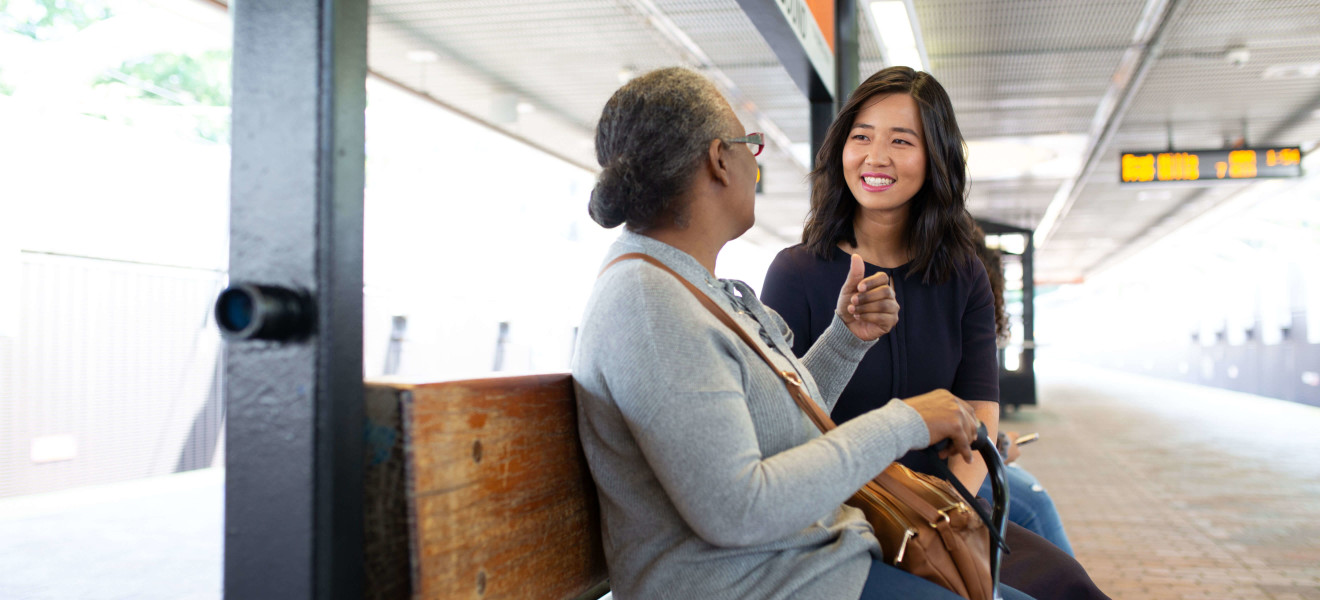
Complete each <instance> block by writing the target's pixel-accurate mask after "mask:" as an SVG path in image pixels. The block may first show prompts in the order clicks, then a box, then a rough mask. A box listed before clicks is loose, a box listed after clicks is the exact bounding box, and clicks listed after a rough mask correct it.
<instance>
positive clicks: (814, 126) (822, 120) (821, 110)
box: [811, 97, 835, 169]
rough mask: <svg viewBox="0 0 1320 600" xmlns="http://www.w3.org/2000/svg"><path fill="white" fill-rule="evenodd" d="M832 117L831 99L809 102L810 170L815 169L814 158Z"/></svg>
mask: <svg viewBox="0 0 1320 600" xmlns="http://www.w3.org/2000/svg"><path fill="white" fill-rule="evenodd" d="M834 115H835V112H834V100H833V99H831V98H829V97H826V98H824V99H821V100H815V99H813V100H811V169H815V168H816V156H817V155H818V154H820V147H821V146H822V145H824V143H825V133H826V132H828V131H829V130H830V123H833V122H834Z"/></svg>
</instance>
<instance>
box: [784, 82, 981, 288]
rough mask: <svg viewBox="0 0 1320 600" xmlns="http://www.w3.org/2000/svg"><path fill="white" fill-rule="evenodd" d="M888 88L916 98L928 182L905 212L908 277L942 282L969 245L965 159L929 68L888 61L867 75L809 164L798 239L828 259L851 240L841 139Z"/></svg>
mask: <svg viewBox="0 0 1320 600" xmlns="http://www.w3.org/2000/svg"><path fill="white" fill-rule="evenodd" d="M886 94H908V95H909V96H912V98H914V99H915V100H916V101H917V109H918V110H919V112H920V113H921V126H922V129H923V131H924V138H925V139H924V140H923V141H924V142H925V146H926V181H925V182H924V183H922V186H921V189H920V190H918V191H917V193H916V195H915V196H913V197H912V200H911V201H910V209H909V211H908V223H907V229H906V233H907V242H908V249H909V250H910V252H911V254H912V262H911V267H910V270H909V276H912V275H920V276H921V280H922V282H925V283H943V282H945V281H948V280H949V278H950V277H952V276H953V273H954V272H955V270H956V269H957V267H958V265H960V264H963V263H965V262H966V261H968V260H970V259H971V258H972V256H974V252H975V250H974V247H973V245H972V233H971V228H970V227H969V223H970V222H971V219H970V216H969V215H968V214H967V202H966V194H967V158H966V154H965V152H964V143H963V137H962V132H961V131H959V129H958V121H957V120H956V119H955V118H954V116H953V104H952V103H951V102H950V101H949V95H948V94H947V93H945V91H944V87H943V86H941V85H940V83H939V82H938V81H936V80H935V78H934V77H932V76H931V75H930V74H929V73H926V72H924V71H914V70H912V69H911V68H910V67H889V68H887V69H883V70H881V71H878V72H876V73H875V74H874V75H872V76H870V77H869V78H867V79H866V81H864V82H862V84H861V85H859V86H857V89H856V90H854V91H853V93H852V96H851V97H850V98H848V103H847V104H844V105H843V109H842V110H840V111H839V115H838V116H837V117H835V118H834V123H832V124H831V125H830V129H829V132H828V133H826V134H825V140H824V142H823V143H822V144H821V147H820V152H818V153H817V154H816V168H815V169H814V170H812V171H811V175H810V178H811V211H810V212H809V213H807V223H806V226H805V227H804V228H803V230H802V243H803V244H804V245H806V247H807V249H809V250H810V251H811V252H812V253H813V254H815V255H817V256H819V257H821V258H829V257H830V256H831V254H832V253H833V252H834V248H835V247H836V246H837V245H838V243H839V242H842V241H846V242H848V243H849V244H851V245H853V246H856V245H857V235H856V233H855V232H854V231H853V219H854V217H855V216H856V213H857V208H858V204H857V199H856V198H854V197H853V194H852V191H851V190H849V189H848V183H847V181H846V177H845V176H844V173H843V146H844V144H845V143H846V142H847V141H848V134H849V132H850V131H851V130H852V126H853V121H854V120H856V119H857V113H859V112H861V110H862V107H864V106H865V105H866V104H867V103H868V102H870V101H871V99H873V98H875V97H876V96H881V95H886Z"/></svg>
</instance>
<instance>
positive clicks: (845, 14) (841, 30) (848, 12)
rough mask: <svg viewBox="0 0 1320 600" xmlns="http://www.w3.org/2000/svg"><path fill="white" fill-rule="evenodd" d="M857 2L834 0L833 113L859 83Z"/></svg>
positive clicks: (840, 107) (853, 0) (860, 66)
mask: <svg viewBox="0 0 1320 600" xmlns="http://www.w3.org/2000/svg"><path fill="white" fill-rule="evenodd" d="M857 36H858V25H857V0H834V71H835V78H834V96H835V98H834V112H835V114H838V112H839V109H842V108H843V105H844V103H845V102H847V101H848V96H850V95H852V91H853V90H855V89H857V84H859V83H861V74H860V71H861V68H862V64H861V60H862V59H861V51H860V50H859V49H858V47H857Z"/></svg>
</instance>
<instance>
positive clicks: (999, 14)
mask: <svg viewBox="0 0 1320 600" xmlns="http://www.w3.org/2000/svg"><path fill="white" fill-rule="evenodd" d="M1144 4H1145V0H1030V1H1025V2H1023V1H1016V2H1007V1H1004V0H918V1H917V2H916V9H917V19H918V21H919V22H920V26H921V33H922V36H923V37H924V38H925V40H926V51H927V53H928V54H929V55H930V58H931V62H932V63H933V66H934V67H935V68H936V69H940V68H941V67H940V61H941V60H943V59H945V58H949V57H956V56H967V55H971V56H985V55H1009V56H1013V57H1019V56H1027V55H1030V54H1033V53H1045V54H1058V53H1060V52H1067V51H1071V50H1079V49H1100V50H1104V49H1110V50H1112V49H1118V50H1121V49H1123V48H1124V47H1126V46H1127V44H1128V42H1129V40H1131V38H1132V31H1133V29H1134V28H1135V26H1136V23H1137V20H1138V18H1139V17H1140V16H1141V10H1142V6H1143V5H1144Z"/></svg>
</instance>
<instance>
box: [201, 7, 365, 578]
mask: <svg viewBox="0 0 1320 600" xmlns="http://www.w3.org/2000/svg"><path fill="white" fill-rule="evenodd" d="M232 11H233V12H232V14H233V19H234V61H233V64H234V79H233V80H234V96H233V98H234V99H233V107H234V108H233V163H232V176H231V182H232V187H231V189H232V192H231V193H232V199H231V203H232V204H231V209H230V210H231V213H230V252H229V273H230V279H231V281H233V282H240V283H244V282H245V283H253V284H260V285H270V286H279V287H282V288H287V289H293V290H304V291H306V292H307V294H308V298H309V299H310V302H311V304H312V305H314V307H315V325H314V327H313V330H312V333H311V335H309V336H306V337H303V338H301V339H295V340H284V341H257V340H243V341H231V342H230V343H229V344H228V347H227V352H228V355H227V361H228V362H227V370H226V373H227V395H228V411H227V413H228V414H227V417H228V428H227V439H226V443H225V449H226V453H227V456H226V467H227V470H226V480H225V493H226V497H225V569H224V573H225V575H224V586H225V590H224V591H225V596H226V597H229V598H243V599H245V600H246V599H249V598H281V599H286V598H294V599H303V598H321V599H324V598H353V599H358V598H361V597H362V595H363V589H362V581H363V573H362V537H363V536H362V527H363V523H362V423H363V412H362V401H363V400H362V395H363V392H362V190H363V162H364V146H363V128H364V118H363V116H364V110H365V106H366V83H365V82H366V66H367V65H366V36H367V2H366V0H243V1H242V2H234V3H232Z"/></svg>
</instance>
